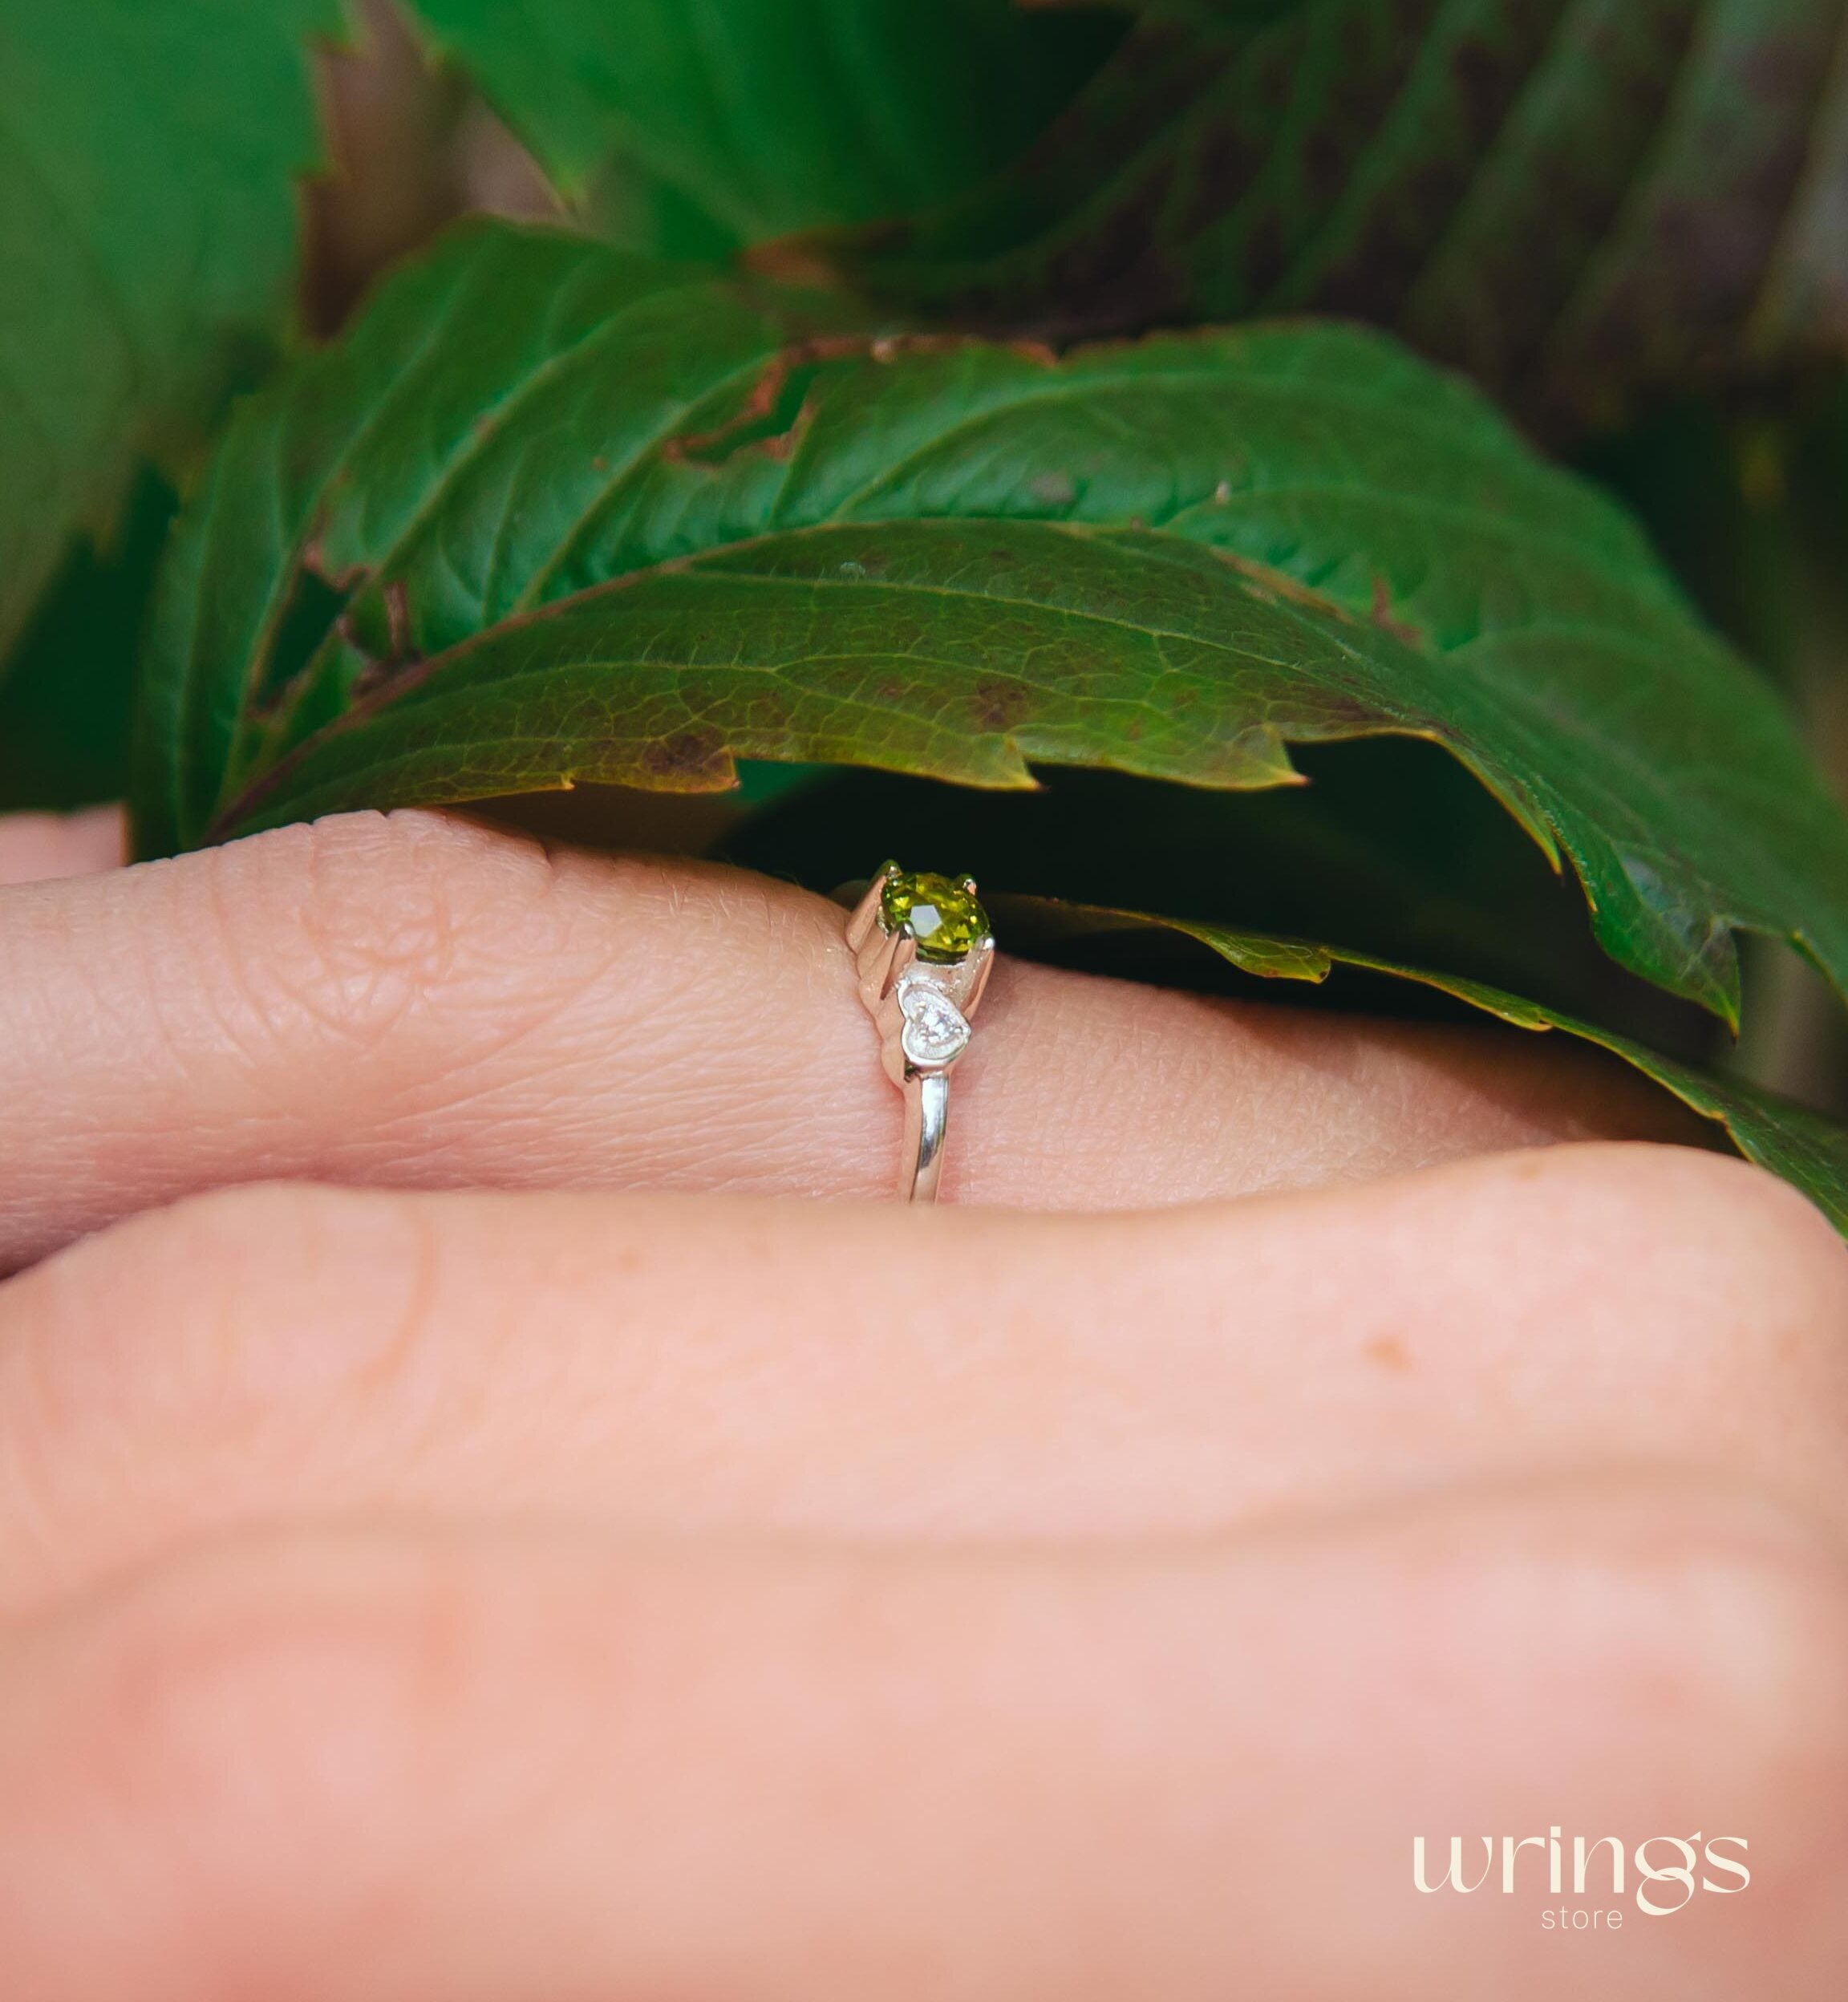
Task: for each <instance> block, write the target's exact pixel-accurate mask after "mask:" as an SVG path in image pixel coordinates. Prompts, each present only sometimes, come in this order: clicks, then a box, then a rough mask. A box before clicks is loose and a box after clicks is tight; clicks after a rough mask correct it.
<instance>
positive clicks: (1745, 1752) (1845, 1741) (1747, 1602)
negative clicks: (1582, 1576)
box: [1554, 1486, 1848, 1801]
mask: <svg viewBox="0 0 1848 2002" xmlns="http://www.w3.org/2000/svg"><path fill="white" fill-rule="evenodd" d="M1594 1529H1595V1534H1597V1536H1598V1538H1599V1542H1600V1544H1601V1546H1603V1554H1604V1561H1607V1562H1610V1563H1611V1572H1610V1574H1609V1575H1608V1578H1607V1583H1609V1585H1610V1586H1611V1587H1612V1588H1613V1597H1612V1599H1611V1600H1610V1601H1607V1600H1604V1599H1601V1598H1598V1597H1591V1598H1587V1599H1583V1600H1581V1601H1580V1602H1579V1611H1580V1612H1581V1614H1582V1615H1583V1619H1582V1620H1581V1622H1579V1623H1578V1627H1577V1631H1576V1633H1574V1632H1573V1631H1569V1630H1567V1631H1560V1632H1558V1633H1557V1634H1556V1635H1555V1636H1554V1639H1555V1643H1556V1645H1557V1646H1558V1648H1559V1649H1560V1650H1561V1651H1566V1652H1571V1653H1574V1654H1575V1655H1576V1656H1577V1658H1578V1667H1577V1668H1576V1670H1575V1671H1574V1672H1575V1673H1576V1674H1577V1675H1578V1676H1582V1677H1583V1678H1584V1679H1585V1680H1586V1682H1587V1696H1588V1698H1591V1697H1593V1696H1595V1695H1596V1694H1597V1693H1598V1692H1602V1696H1603V1700H1606V1701H1607V1703H1608V1704H1609V1705H1610V1706H1611V1710H1610V1714H1612V1715H1614V1716H1616V1717H1617V1718H1619V1720H1621V1719H1623V1718H1624V1717H1626V1716H1627V1717H1631V1718H1649V1719H1651V1720H1652V1721H1653V1723H1654V1724H1655V1725H1656V1726H1657V1727H1663V1726H1665V1727H1666V1728H1659V1729H1658V1736H1659V1737H1660V1740H1661V1742H1662V1743H1663V1745H1664V1748H1665V1749H1671V1750H1679V1751H1684V1749H1685V1748H1686V1747H1687V1746H1688V1745H1690V1744H1695V1743H1700V1744H1705V1745H1710V1746H1724V1747H1725V1748H1727V1756H1728V1757H1734V1756H1738V1755H1742V1761H1741V1762H1742V1764H1743V1765H1745V1767H1746V1768H1748V1769H1751V1770H1753V1771H1754V1772H1756V1773H1757V1774H1759V1775H1760V1776H1761V1777H1763V1776H1768V1775H1770V1774H1773V1773H1775V1774H1777V1776H1778V1777H1779V1778H1780V1781H1782V1780H1783V1778H1784V1777H1785V1776H1787V1775H1788V1773H1789V1771H1790V1769H1791V1765H1792V1762H1793V1761H1797V1762H1798V1763H1800V1764H1801V1765H1802V1766H1803V1767H1804V1769H1805V1770H1806V1771H1807V1772H1808V1773H1809V1774H1810V1775H1812V1776H1813V1777H1814V1781H1816V1792H1815V1795H1814V1798H1815V1800H1816V1801H1822V1799H1824V1798H1828V1797H1833V1798H1834V1799H1835V1800H1837V1801H1839V1800H1841V1799H1844V1798H1848V1680H1844V1678H1843V1677H1842V1672H1841V1664H1842V1660H1843V1659H1844V1658H1845V1656H1848V1571H1845V1570H1844V1567H1843V1565H1842V1561H1841V1558H1840V1554H1839V1552H1838V1550H1836V1549H1835V1548H1834V1546H1833V1545H1832V1544H1831V1543H1830V1542H1827V1541H1826V1539H1825V1538H1824V1536H1823V1534H1822V1533H1821V1532H1820V1531H1819V1530H1817V1529H1816V1528H1814V1526H1812V1525H1811V1524H1810V1523H1809V1522H1808V1521H1807V1520H1806V1519H1805V1518H1802V1517H1800V1516H1798V1515H1796V1514H1792V1513H1789V1511H1787V1510H1785V1509H1784V1508H1782V1507H1781V1506H1777V1505H1776V1504H1773V1503H1771V1502H1768V1501H1764V1500H1762V1499H1761V1497H1758V1496H1757V1494H1755V1493H1747V1492H1738V1493H1734V1492H1729V1491H1725V1490H1724V1489H1716V1488H1712V1487H1705V1486H1703V1487H1690V1489H1688V1492H1687V1493H1685V1494H1684V1496H1683V1497H1681V1498H1680V1503H1679V1505H1678V1506H1665V1505H1664V1504H1662V1503H1660V1502H1658V1503H1655V1504H1653V1505H1651V1506H1650V1507H1648V1508H1647V1509H1645V1510H1641V1511H1640V1512H1639V1513H1637V1514H1633V1515H1631V1518H1630V1519H1629V1522H1628V1524H1627V1526H1625V1525H1624V1524H1623V1521H1622V1518H1621V1512H1619V1514H1618V1515H1617V1517H1616V1518H1615V1519H1614V1518H1613V1515H1612V1514H1611V1513H1610V1512H1603V1513H1600V1514H1599V1517H1598V1518H1597V1519H1596V1522H1595V1525H1594ZM1565 1603H1571V1601H1570V1598H1568V1599H1566V1602H1565Z"/></svg>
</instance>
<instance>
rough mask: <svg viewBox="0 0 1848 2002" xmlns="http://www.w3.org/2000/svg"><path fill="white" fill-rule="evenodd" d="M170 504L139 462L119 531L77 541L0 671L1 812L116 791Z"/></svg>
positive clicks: (61, 805) (94, 801)
mask: <svg viewBox="0 0 1848 2002" xmlns="http://www.w3.org/2000/svg"><path fill="white" fill-rule="evenodd" d="M175 506H176V497H175V495H174V493H173V490H172V488H171V487H169V486H168V485H167V484H166V483H165V481H164V480H161V479H160V478H159V477H158V476H156V475H155V474H153V473H152V472H149V471H148V469H147V468H143V469H142V471H141V473H140V477H139V478H138V479H137V480H136V482H135V484H134V485H133V487H132V488H131V490H130V492H129V496H128V499H127V501H125V502H124V507H123V511H122V520H121V523H120V529H119V530H118V533H116V535H115V536H114V537H111V538H110V539H109V540H108V541H107V542H105V543H104V544H103V545H100V546H99V545H95V544H92V543H91V541H88V540H87V538H86V539H84V540H83V541H79V542H78V543H77V544H76V545H75V547H74V548H73V549H72V550H71V553H70V556H69V557H67V560H66V562H65V565H64V568H63V571H62V572H61V573H59V576H58V578H56V580H55V582H53V584H52V586H51V589H50V590H48V591H47V593H46V594H45V596H44V598H43V599H42V600H41V601H40V603H39V609H38V610H37V611H36V612H35V613H34V614H33V616H32V618H31V620H30V622H29V624H28V625H27V626H26V630H25V633H24V634H23V635H22V637H21V639H20V642H19V645H18V649H17V650H16V651H15V653H14V657H13V661H12V664H11V667H10V671H9V672H8V674H7V675H6V679H5V680H4V681H0V813H11V812H13V811H14V810H16V809H26V808H39V809H55V810H58V811H68V810H69V809H71V808H72V807H78V806H93V805H99V804H102V803H103V802H105V801H108V800H120V799H121V798H122V797H124V795H125V794H126V793H127V792H128V727H129V719H130V718H131V717H132V715H133V713H134V705H135V653H136V646H138V645H139V644H140V635H141V626H142V622H143V620H144V618H146V616H147V612H148V598H149V596H150V594H151V593H152V589H153V585H154V574H155V566H156V564H157V563H158V561H159V560H160V549H161V545H162V543H163V542H164V541H165V539H166V534H167V529H168V524H169V523H170V522H171V521H172V518H173V512H174V508H175Z"/></svg>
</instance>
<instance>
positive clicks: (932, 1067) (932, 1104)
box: [847, 862, 995, 1202]
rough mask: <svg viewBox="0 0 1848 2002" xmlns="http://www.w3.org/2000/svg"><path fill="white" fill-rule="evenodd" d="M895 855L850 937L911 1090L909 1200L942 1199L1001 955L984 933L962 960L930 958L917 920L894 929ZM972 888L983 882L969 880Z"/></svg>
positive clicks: (905, 1191) (888, 1053) (887, 1056)
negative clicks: (967, 1058)
mask: <svg viewBox="0 0 1848 2002" xmlns="http://www.w3.org/2000/svg"><path fill="white" fill-rule="evenodd" d="M898 873H899V871H898V865H897V864H896V863H895V862H888V863H887V864H886V866H885V867H884V868H883V869H881V870H880V871H879V873H878V874H877V875H876V876H875V877H873V880H872V881H871V882H870V883H869V885H868V886H867V888H866V894H865V896H863V897H862V898H861V899H860V902H858V903H857V905H856V906H854V908H853V914H852V915H851V916H850V917H849V918H848V920H847V944H848V946H849V950H851V951H852V952H853V958H854V966H855V969H856V971H857V974H858V975H859V982H860V998H861V1000H862V1001H863V1002H864V1003H865V1006H866V1011H867V1013H868V1014H869V1015H871V1016H872V1018H873V1024H874V1026H875V1027H877V1030H878V1031H879V1038H880V1056H881V1060H882V1061H883V1062H884V1064H885V1067H886V1076H888V1077H889V1078H890V1079H891V1080H892V1082H893V1083H894V1084H895V1085H897V1086H898V1088H899V1089H900V1090H901V1091H902V1092H903V1093H904V1094H905V1138H904V1144H903V1146H902V1149H901V1151H900V1155H899V1162H898V1200H899V1201H900V1202H935V1201H936V1200H937V1188H938V1181H939V1180H940V1178H941V1177H942V1172H943V1147H944V1141H945V1139H946V1136H947V1133H948V1130H949V1124H950V1071H951V1070H952V1068H954V1065H955V1064H956V1062H957V1060H958V1058H959V1057H960V1056H962V1055H963V1052H964V1051H965V1050H966V1049H967V1048H968V1047H969V1040H970V1024H971V1020H972V1019H973V1017H974V1015H975V1011H976V1009H977V1007H979V1005H980V1004H981V1000H982V994H983V989H984V988H985V987H987V984H988V975H989V971H990V970H991V967H993V965H994V962H995V941H994V939H993V938H992V937H991V936H988V935H987V934H984V935H983V937H982V938H979V939H978V940H977V941H976V942H975V945H974V946H972V947H971V949H970V950H969V951H968V953H967V954H965V956H964V957H963V958H960V959H956V960H951V961H948V962H946V963H941V964H939V963H935V962H933V961H930V960H927V959H922V958H919V957H918V940H917V937H916V935H915V934H914V933H913V931H912V930H911V928H910V926H909V925H901V926H898V927H897V929H895V930H887V929H886V926H885V924H884V922H883V921H882V918H881V911H880V902H881V896H882V895H883V893H884V891H885V888H886V884H887V883H888V882H889V881H890V880H891V879H892V878H893V877H894V876H896V875H897V874H898ZM963 881H964V883H965V886H966V887H967V889H968V890H970V892H971V894H974V891H975V882H974V881H973V879H971V878H964V879H963Z"/></svg>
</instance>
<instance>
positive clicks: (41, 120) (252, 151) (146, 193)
mask: <svg viewBox="0 0 1848 2002" xmlns="http://www.w3.org/2000/svg"><path fill="white" fill-rule="evenodd" d="M338 18H339V14H338V6H337V4H336V0H157V4H156V3H155V0H0V272H3V273H4V274H5V277H4V279H3V280H0V287H3V289H0V654H3V653H4V651H5V650H6V647H7V646H9V645H10V642H12V640H13V639H14V637H15V636H16V635H17V634H18V632H19V630H20V628H21V627H22V625H23V624H24V622H25V621H26V617H27V615H28V614H29V613H30V610H31V608H32V606H33V605H34V602H36V600H37V599H38V598H39V594H40V593H41V591H42V590H43V589H44V587H45V586H46V585H47V582H49V580H50V579H51V576H52V574H53V573H54V572H55V570H56V569H57V568H58V566H59V563H60V561H62V559H63V557H64V555H65V552H66V549H67V545H68V544H69V543H70V541H71V538H72V537H73V536H74V535H75V533H76V532H78V531H79V530H80V529H103V527H104V526H105V525H107V523H108V522H109V521H111V518H112V517H113V515H114V513H115V511H116V508H117V506H118V505H119V504H120V501H121V499H122V497H123V496H124V493H125V492H126V491H127V488H128V482H129V480H130V477H131V475H132V472H133V468H134V467H135V465H136V461H137V460H138V459H140V458H143V457H146V456H157V457H158V456H173V455H175V454H177V453H180V452H184V450H186V449H188V448H190V446H191V445H192V443H193V441H194V437H195V434H196V432H197V428H198V427H199V425H200V423H201V420H202V419H203V418H204V417H205V415H207V414H208V413H209V411H210V410H211V409H212V408H213V406H214V404H215V403H217V401H218V399H220V398H221V395H222V393H223V391H224V390H225V387H226V386H227V384H228V383H230V382H231V381H233V380H234V379H237V377H238V376H239V375H242V374H245V373H247V372H248V371H247V366H246V363H245V356H246V355H247V352H248V351H249V348H250V346H251V345H252V343H253V342H258V341H263V340H266V339H267V338H269V334H270V333H271V332H272V330H274V328H275V327H276V326H277V325H278V323H279V322H280V320H281V318H282V315H283V314H284V311H285V309H286V306H287V303H288V300H289V295H290V283H291V280H292V276H293V271H294V258H295V233H296V232H295V202H296V197H295V189H294V174H295V172H296V171H297V170H298V168H302V167H303V166H305V165H306V164H308V163H309V162H310V160H312V159H313V157H314V152H315V142H314V107H313V102H312V96H311V92H310V79H309V74H308V65H307V56H306V51H305V49H304V47H303V46H302V38H303V37H304V36H305V35H306V34H307V33H309V32H310V30H331V29H332V28H334V26H337V25H338Z"/></svg>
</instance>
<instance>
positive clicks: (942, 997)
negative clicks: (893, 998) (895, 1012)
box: [898, 979, 969, 1064]
mask: <svg viewBox="0 0 1848 2002" xmlns="http://www.w3.org/2000/svg"><path fill="white" fill-rule="evenodd" d="M898 1007H899V1011H900V1012H901V1013H902V1015H904V1017H905V1029H904V1033H903V1034H902V1035H901V1036H900V1037H899V1039H898V1044H899V1048H901V1049H902V1050H903V1051H904V1052H905V1054H906V1056H907V1057H908V1058H909V1059H910V1061H911V1062H912V1063H914V1064H950V1063H954V1061H955V1060H956V1059H957V1058H958V1057H959V1056H961V1055H962V1054H963V1052H964V1050H966V1049H967V1048H968V1047H969V1023H968V1019H967V1017H966V1016H965V1015H963V1011H962V1010H961V1009H960V1008H959V1007H957V1005H956V1003H954V1001H952V1000H951V999H950V997H949V995H946V994H945V993H944V992H943V991H942V989H941V988H940V987H938V986H937V985H936V984H935V983H934V982H932V981H930V980H929V979H909V980H902V981H900V983H898Z"/></svg>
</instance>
